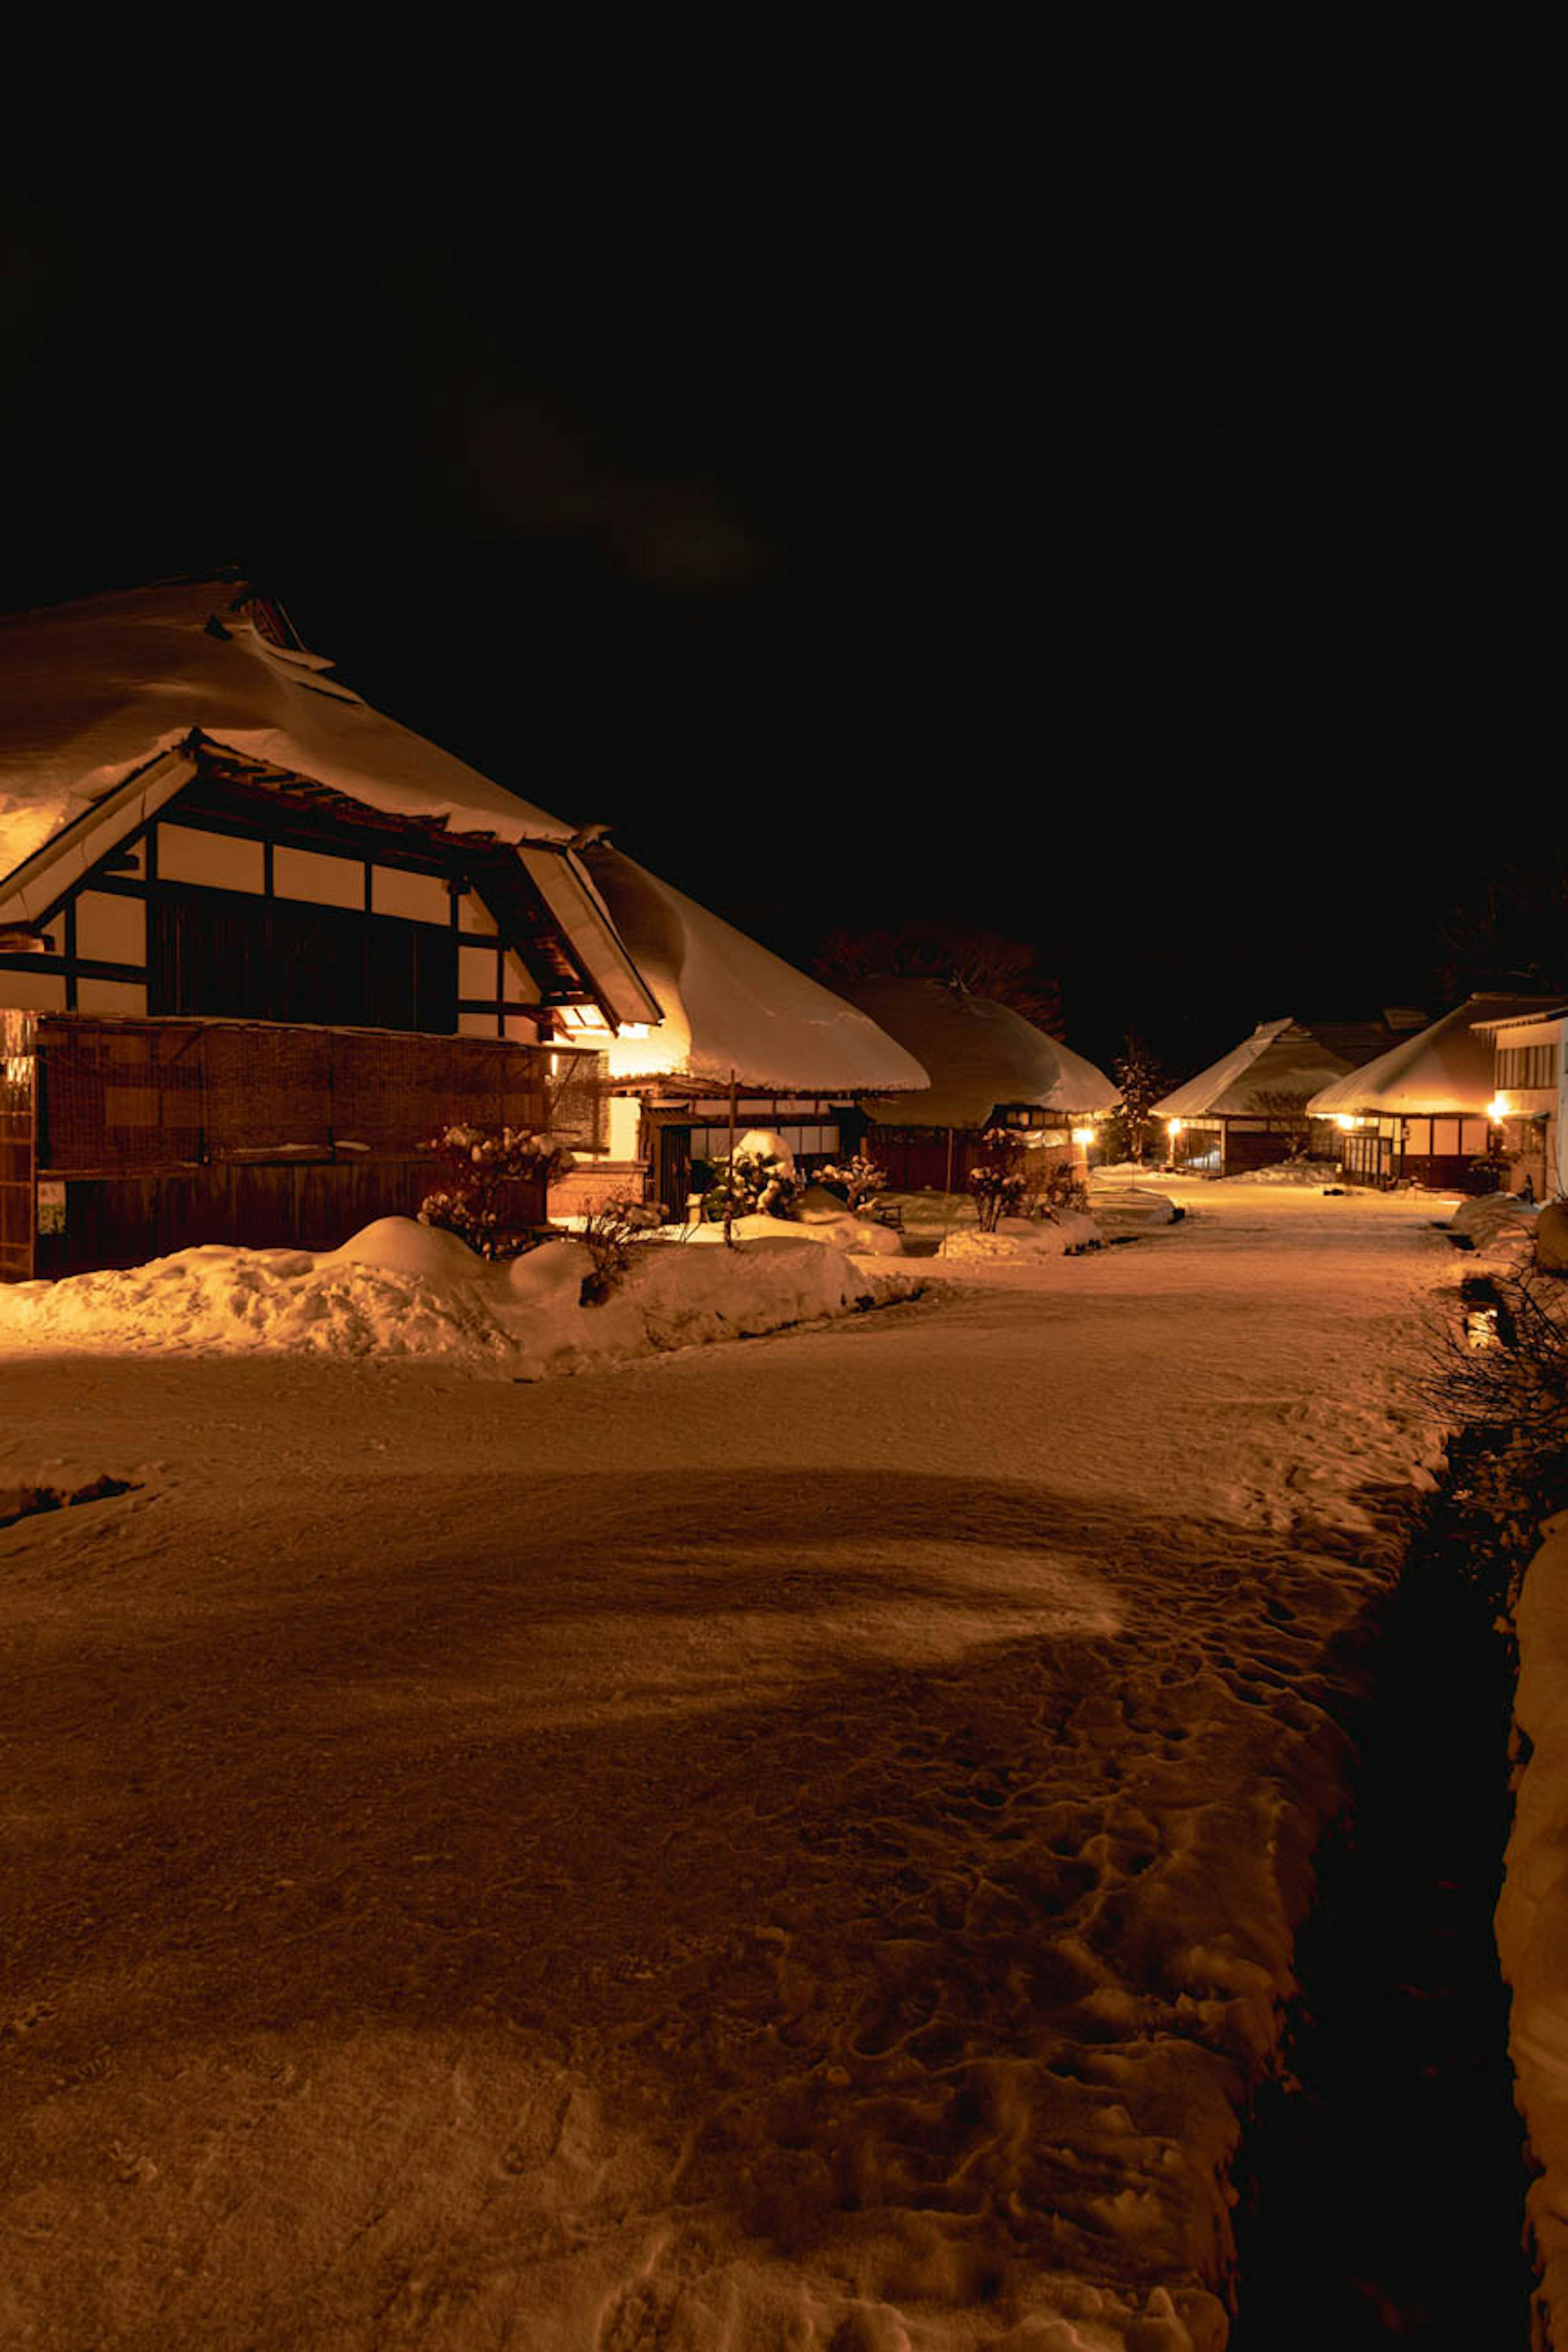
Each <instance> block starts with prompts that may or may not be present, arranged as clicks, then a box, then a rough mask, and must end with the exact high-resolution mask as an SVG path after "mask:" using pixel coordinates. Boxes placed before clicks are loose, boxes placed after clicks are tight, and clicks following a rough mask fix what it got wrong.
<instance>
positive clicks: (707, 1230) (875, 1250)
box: [667, 1209, 903, 1257]
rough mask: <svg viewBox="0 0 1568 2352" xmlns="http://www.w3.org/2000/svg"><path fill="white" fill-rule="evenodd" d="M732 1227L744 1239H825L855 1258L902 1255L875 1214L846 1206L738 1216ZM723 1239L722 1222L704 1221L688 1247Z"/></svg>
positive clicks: (894, 1236) (892, 1235)
mask: <svg viewBox="0 0 1568 2352" xmlns="http://www.w3.org/2000/svg"><path fill="white" fill-rule="evenodd" d="M667 1230H671V1231H679V1228H678V1227H676V1228H667ZM730 1230H731V1233H732V1234H734V1235H735V1236H736V1238H737V1239H738V1240H740V1241H742V1242H780V1241H788V1242H826V1243H827V1244H829V1245H830V1246H831V1247H832V1248H834V1249H837V1250H843V1251H845V1252H846V1253H847V1254H848V1255H853V1256H856V1257H899V1256H901V1255H902V1254H903V1244H902V1243H901V1242H900V1239H899V1236H898V1234H896V1233H894V1232H893V1230H892V1228H891V1227H890V1226H889V1225H884V1224H879V1223H878V1221H877V1219H876V1218H875V1217H854V1216H851V1215H850V1213H849V1212H848V1210H847V1209H846V1210H844V1211H843V1212H842V1213H840V1214H839V1215H837V1216H836V1217H826V1216H821V1215H816V1216H812V1217H802V1218H795V1217H791V1218H788V1219H783V1218H779V1217H761V1216H746V1217H736V1218H735V1219H734V1220H733V1221H732V1223H731V1227H730ZM723 1238H724V1228H723V1226H722V1224H710V1223H702V1224H700V1225H693V1226H691V1227H690V1228H689V1233H688V1234H687V1243H688V1246H689V1245H690V1244H691V1243H693V1242H696V1243H699V1244H708V1243H712V1242H722V1240H723Z"/></svg>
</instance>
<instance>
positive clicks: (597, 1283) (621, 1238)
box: [578, 1193, 649, 1307]
mask: <svg viewBox="0 0 1568 2352" xmlns="http://www.w3.org/2000/svg"><path fill="white" fill-rule="evenodd" d="M648 1230H649V1220H648V1213H647V1210H646V1208H645V1207H644V1205H643V1203H642V1202H640V1201H633V1200H631V1199H628V1198H627V1197H626V1195H625V1194H622V1193H617V1194H616V1196H615V1197H614V1199H612V1200H608V1201H601V1202H599V1203H598V1205H597V1206H596V1207H595V1208H592V1209H590V1210H589V1211H588V1213H587V1215H586V1216H585V1217H584V1220H583V1225H582V1231H581V1232H580V1234H578V1239H579V1240H580V1241H581V1242H582V1243H583V1244H584V1248H585V1249H586V1250H587V1253H588V1255H589V1256H590V1257H591V1258H592V1260H593V1262H594V1264H593V1271H592V1272H591V1273H590V1274H585V1275H584V1277H583V1290H582V1296H581V1298H580V1301H579V1304H580V1305H582V1306H584V1307H602V1306H603V1305H604V1303H605V1300H606V1299H607V1298H609V1297H613V1296H614V1294H615V1293H616V1291H617V1290H618V1289H619V1288H620V1286H621V1285H622V1283H623V1282H624V1281H625V1280H626V1276H627V1275H628V1274H629V1273H630V1271H631V1263H632V1252H633V1250H634V1249H635V1248H636V1247H637V1242H638V1240H639V1239H640V1238H641V1236H642V1235H643V1234H646V1233H647V1231H648Z"/></svg>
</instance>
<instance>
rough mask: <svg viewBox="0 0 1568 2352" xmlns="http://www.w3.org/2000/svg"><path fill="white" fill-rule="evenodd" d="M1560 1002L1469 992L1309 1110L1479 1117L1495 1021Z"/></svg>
mask: <svg viewBox="0 0 1568 2352" xmlns="http://www.w3.org/2000/svg"><path fill="white" fill-rule="evenodd" d="M1557 1002H1558V1000H1557V999H1556V998H1554V997H1550V996H1501V995H1482V996H1468V997H1467V998H1466V999H1465V1002H1464V1003H1463V1004H1458V1005H1456V1006H1455V1008H1454V1010H1453V1012H1452V1013H1444V1015H1443V1017H1442V1019H1441V1020H1440V1021H1434V1022H1433V1023H1431V1024H1430V1025H1429V1026H1428V1027H1427V1028H1426V1029H1422V1030H1419V1031H1417V1033H1416V1034H1415V1036H1414V1037H1404V1038H1401V1040H1400V1042H1399V1044H1398V1045H1393V1046H1391V1047H1390V1048H1389V1050H1388V1052H1387V1053H1386V1054H1380V1055H1378V1057H1377V1059H1376V1061H1375V1062H1367V1063H1365V1064H1364V1065H1363V1067H1362V1068H1360V1069H1359V1070H1352V1071H1350V1072H1349V1073H1348V1074H1347V1075H1346V1076H1343V1077H1341V1078H1336V1079H1335V1080H1334V1081H1333V1083H1332V1084H1331V1085H1330V1086H1326V1087H1323V1088H1322V1089H1321V1091H1320V1092H1319V1093H1317V1094H1315V1095H1314V1096H1313V1097H1312V1098H1311V1101H1310V1103H1309V1104H1308V1106H1307V1108H1308V1109H1309V1110H1310V1111H1311V1112H1312V1113H1313V1114H1314V1116H1316V1117H1319V1118H1332V1117H1335V1116H1337V1115H1339V1114H1353V1115H1356V1116H1360V1117H1365V1116H1369V1115H1371V1114H1373V1113H1374V1112H1375V1113H1389V1114H1402V1115H1421V1116H1431V1115H1433V1114H1436V1115H1438V1116H1448V1115H1454V1114H1458V1115H1460V1116H1464V1115H1469V1116H1471V1117H1479V1114H1480V1113H1481V1112H1482V1111H1484V1110H1485V1108H1486V1107H1487V1104H1488V1103H1489V1101H1490V1099H1491V1096H1492V1091H1493V1070H1494V1063H1493V1051H1492V1039H1491V1036H1490V1034H1488V1033H1489V1028H1490V1025H1491V1024H1494V1023H1496V1022H1498V1021H1507V1020H1510V1019H1513V1020H1521V1019H1529V1018H1530V1017H1531V1015H1533V1014H1537V1013H1544V1012H1546V1011H1547V1010H1548V1009H1549V1008H1550V1007H1551V1006H1552V1005H1553V1004H1554V1003H1557Z"/></svg>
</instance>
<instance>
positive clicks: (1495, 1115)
mask: <svg viewBox="0 0 1568 2352" xmlns="http://www.w3.org/2000/svg"><path fill="white" fill-rule="evenodd" d="M1487 1117H1488V1118H1489V1119H1490V1120H1491V1123H1492V1125H1493V1126H1494V1127H1499V1126H1500V1125H1501V1123H1502V1121H1503V1120H1504V1119H1505V1118H1507V1117H1508V1097H1507V1096H1506V1095H1493V1097H1492V1098H1491V1100H1490V1102H1489V1103H1488V1105H1487Z"/></svg>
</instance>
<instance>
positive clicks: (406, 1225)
mask: <svg viewBox="0 0 1568 2352" xmlns="http://www.w3.org/2000/svg"><path fill="white" fill-rule="evenodd" d="M315 1263H316V1264H317V1265H319V1266H321V1265H378V1266H381V1267H382V1268H383V1269H384V1271H385V1272H386V1273H389V1274H422V1275H427V1276H429V1277H430V1278H431V1280H432V1281H436V1282H440V1281H443V1280H445V1281H448V1282H472V1281H473V1280H475V1279H476V1278H477V1277H478V1276H480V1275H482V1274H483V1272H484V1270H485V1261H484V1259H483V1258H482V1257H480V1256H479V1255H478V1253H477V1252H476V1251H474V1250H471V1249H470V1248H469V1247H468V1243H467V1242H466V1241H464V1240H463V1239H462V1238H461V1237H460V1236H459V1235H458V1234H449V1233H447V1230H446V1228H445V1227H444V1226H442V1225H422V1224H420V1223H417V1222H416V1220H415V1219H414V1218H412V1217H377V1218H376V1220H375V1222H374V1224H369V1225H366V1226H365V1227H364V1228H363V1231H362V1232H360V1233H357V1234H353V1237H352V1238H351V1239H350V1240H348V1241H346V1242H344V1243H343V1244H342V1248H341V1249H335V1250H329V1251H328V1252H327V1253H326V1254H325V1255H323V1256H321V1257H318V1258H317V1259H316V1261H315Z"/></svg>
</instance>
